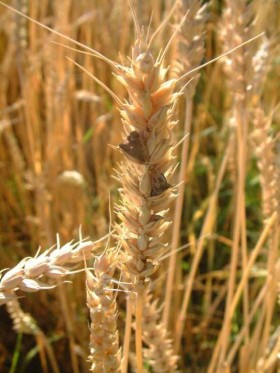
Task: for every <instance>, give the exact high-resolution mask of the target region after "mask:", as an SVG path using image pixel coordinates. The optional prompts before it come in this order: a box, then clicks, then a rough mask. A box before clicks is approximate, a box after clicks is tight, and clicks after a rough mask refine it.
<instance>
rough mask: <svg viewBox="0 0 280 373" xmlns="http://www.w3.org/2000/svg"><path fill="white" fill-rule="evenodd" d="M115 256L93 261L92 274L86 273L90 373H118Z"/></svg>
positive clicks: (108, 254) (113, 254) (118, 351)
mask: <svg viewBox="0 0 280 373" xmlns="http://www.w3.org/2000/svg"><path fill="white" fill-rule="evenodd" d="M115 265H116V255H115V253H114V252H108V253H104V254H102V255H100V256H99V257H97V258H96V259H95V262H94V274H92V273H91V272H90V271H89V270H87V272H86V288H87V304H88V308H89V310H90V319H91V324H90V354H89V361H90V364H91V371H92V372H96V373H99V372H108V373H109V372H116V373H117V372H120V361H121V360H120V349H119V336H118V330H117V303H116V296H115V294H114V292H113V290H112V288H113V282H112V276H113V274H114V270H115Z"/></svg>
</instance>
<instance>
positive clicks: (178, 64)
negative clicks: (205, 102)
mask: <svg viewBox="0 0 280 373" xmlns="http://www.w3.org/2000/svg"><path fill="white" fill-rule="evenodd" d="M206 9H207V6H206V4H205V5H202V4H201V1H200V0H187V1H184V0H181V1H180V3H179V6H178V10H177V13H176V16H177V22H178V23H179V22H180V21H181V19H182V18H183V16H184V14H186V11H187V10H188V13H187V15H188V16H187V19H186V21H185V22H184V23H183V24H182V27H181V28H180V29H179V32H178V36H177V40H176V41H177V45H176V53H175V56H174V58H175V63H174V74H175V76H177V77H179V76H181V75H182V74H184V72H186V71H191V70H192V69H194V68H196V67H197V66H198V65H199V64H200V63H201V60H202V58H203V55H204V44H205V25H206V20H207V12H206ZM197 82H198V76H196V77H195V78H194V79H193V80H192V81H191V82H190V83H189V84H188V87H187V88H186V89H185V91H184V96H185V105H186V106H185V118H184V129H183V134H184V135H185V136H186V135H187V134H189V133H190V131H191V123H192V108H193V96H194V93H195V89H196V85H197ZM189 142H190V136H188V137H186V138H185V139H184V141H183V146H182V152H181V165H180V171H179V177H178V179H179V184H180V185H179V187H178V198H177V200H176V205H175V211H174V216H173V221H174V225H173V229H172V243H171V247H172V254H171V256H170V260H169V271H168V275H167V281H166V291H165V302H164V312H163V322H164V325H165V326H167V325H168V320H169V314H170V305H171V299H172V292H173V281H174V274H175V269H176V257H177V251H176V249H177V247H178V245H179V234H180V227H181V216H182V210H183V202H184V188H185V175H186V167H187V160H188V150H189Z"/></svg>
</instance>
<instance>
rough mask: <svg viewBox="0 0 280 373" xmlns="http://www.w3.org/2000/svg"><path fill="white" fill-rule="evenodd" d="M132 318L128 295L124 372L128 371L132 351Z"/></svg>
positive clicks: (123, 360)
mask: <svg viewBox="0 0 280 373" xmlns="http://www.w3.org/2000/svg"><path fill="white" fill-rule="evenodd" d="M131 319H132V304H131V296H130V295H128V296H127V298H126V317H125V333H124V342H123V359H122V373H127V368H128V358H129V351H130V339H131Z"/></svg>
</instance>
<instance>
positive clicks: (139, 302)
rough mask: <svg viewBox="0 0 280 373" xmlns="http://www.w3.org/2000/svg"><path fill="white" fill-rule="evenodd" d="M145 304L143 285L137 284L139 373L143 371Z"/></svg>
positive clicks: (137, 356) (136, 338)
mask: <svg viewBox="0 0 280 373" xmlns="http://www.w3.org/2000/svg"><path fill="white" fill-rule="evenodd" d="M143 305H144V289H142V287H141V285H140V286H137V298H136V336H135V347H136V366H137V373H143V351H142V334H143Z"/></svg>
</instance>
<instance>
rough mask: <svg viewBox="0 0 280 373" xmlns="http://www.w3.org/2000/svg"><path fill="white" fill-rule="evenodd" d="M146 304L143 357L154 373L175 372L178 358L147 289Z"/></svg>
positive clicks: (144, 310)
mask: <svg viewBox="0 0 280 373" xmlns="http://www.w3.org/2000/svg"><path fill="white" fill-rule="evenodd" d="M145 299H146V302H145V305H144V309H143V325H144V326H143V341H144V342H145V344H146V345H147V346H148V348H146V349H144V356H145V358H146V359H147V361H148V362H149V364H150V366H151V367H152V369H153V372H154V373H174V372H177V361H178V356H176V355H175V353H174V350H173V347H172V344H173V341H172V339H171V338H170V336H169V333H168V331H167V329H166V328H165V326H164V324H163V323H162V322H161V321H160V319H161V313H160V307H159V305H158V300H154V301H153V300H152V295H151V293H150V291H149V288H148V289H147V291H146V296H145Z"/></svg>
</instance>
